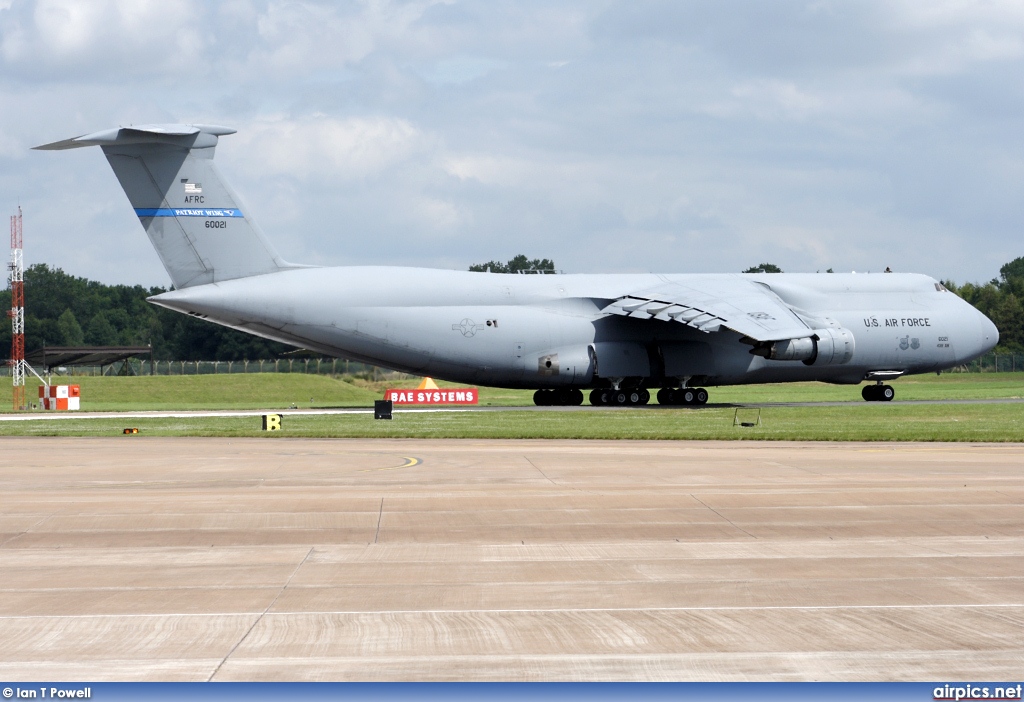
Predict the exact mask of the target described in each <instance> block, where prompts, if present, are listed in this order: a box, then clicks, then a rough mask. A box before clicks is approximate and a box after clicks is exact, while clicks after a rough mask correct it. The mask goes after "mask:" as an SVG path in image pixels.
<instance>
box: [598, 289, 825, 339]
mask: <svg viewBox="0 0 1024 702" xmlns="http://www.w3.org/2000/svg"><path fill="white" fill-rule="evenodd" d="M602 312H604V313H606V314H617V315H622V316H627V317H633V318H635V319H657V320H660V321H664V322H679V323H681V324H685V325H687V326H689V327H692V328H694V329H698V330H700V331H702V332H705V333H712V332H716V331H719V330H720V329H721V328H722V327H725V328H727V329H731V330H733V331H734V332H737V333H739V334H743V335H744V336H748V337H750V338H751V339H754V340H755V341H779V340H782V339H798V338H802V337H805V336H809V335H810V334H811V328H810V327H809V326H808V325H807V324H806V323H805V322H804V321H803V320H802V319H801V318H800V317H799V316H798V315H797V314H796V312H794V311H793V309H792V308H790V307H789V305H787V304H786V303H785V302H783V301H782V300H781V299H780V298H779V297H778V296H777V295H776V294H775V293H773V292H772V291H771V290H769V289H768V288H767V287H766V286H764V285H761V284H759V283H756V282H754V281H751V280H747V279H744V278H741V277H738V276H736V277H718V276H715V278H714V279H711V278H709V279H707V280H702V281H701V289H699V290H698V289H696V288H693V287H690V286H689V285H685V284H683V283H678V282H674V281H673V282H667V283H665V284H663V285H659V286H656V287H654V288H649V289H647V290H643V291H639V292H636V293H630V294H629V295H624V296H623V297H621V298H619V299H617V300H615V301H614V302H612V303H611V304H609V305H607V306H606V307H605V308H604V309H603V310H602Z"/></svg>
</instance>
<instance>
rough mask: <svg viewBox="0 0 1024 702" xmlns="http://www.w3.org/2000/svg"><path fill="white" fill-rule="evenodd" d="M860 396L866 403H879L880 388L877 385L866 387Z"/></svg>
mask: <svg viewBox="0 0 1024 702" xmlns="http://www.w3.org/2000/svg"><path fill="white" fill-rule="evenodd" d="M860 396H861V397H863V398H864V401H865V402H877V401H878V386H877V385H865V386H864V388H863V389H862V390H861V391H860Z"/></svg>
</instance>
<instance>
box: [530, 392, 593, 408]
mask: <svg viewBox="0 0 1024 702" xmlns="http://www.w3.org/2000/svg"><path fill="white" fill-rule="evenodd" d="M533 404H535V405H538V406H540V407H554V406H559V405H562V406H569V405H582V404H583V391H582V390H577V389H576V388H560V389H558V390H538V391H537V392H535V393H533Z"/></svg>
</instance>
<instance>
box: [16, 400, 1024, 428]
mask: <svg viewBox="0 0 1024 702" xmlns="http://www.w3.org/2000/svg"><path fill="white" fill-rule="evenodd" d="M1001 404H1024V398H1016V397H1001V398H989V399H974V400H902V401H896V402H877V403H865V402H862V401H860V400H848V401H827V400H826V401H821V402H749V403H748V402H731V403H709V404H707V405H703V406H701V407H678V406H673V405H625V406H622V407H610V406H600V407H595V406H589V405H579V406H567V407H537V406H535V405H522V406H515V405H507V406H506V405H497V406H495V405H487V406H474V407H429V408H427V407H423V408H415V409H413V408H402V409H397V408H396V409H395V410H394V412H395V414H425V413H426V414H429V413H444V412H448V413H452V412H463V413H465V412H591V411H598V412H601V411H604V412H615V411H619V412H621V411H626V410H640V411H643V410H655V411H656V410H665V411H669V410H671V411H676V412H680V411H681V412H700V411H702V410H710V409H731V408H734V407H739V408H751V409H757V408H762V409H768V408H772V407H872V406H878V407H898V406H900V405H1001ZM372 412H373V408H372V407H345V408H323V409H312V408H288V409H280V408H277V409H252V410H167V411H161V410H153V411H146V410H137V411H130V412H60V413H57V412H54V413H49V412H31V413H28V414H15V413H13V412H11V413H3V414H0V422H27V421H28V422H30V421H49V420H68V419H188V418H190V417H259V416H261V415H264V414H280V415H287V416H289V417H301V416H304V415H308V416H318V415H344V414H370V413H372Z"/></svg>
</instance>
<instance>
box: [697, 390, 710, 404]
mask: <svg viewBox="0 0 1024 702" xmlns="http://www.w3.org/2000/svg"><path fill="white" fill-rule="evenodd" d="M707 403H708V391H707V390H705V389H704V388H697V404H698V405H706V404H707Z"/></svg>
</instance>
